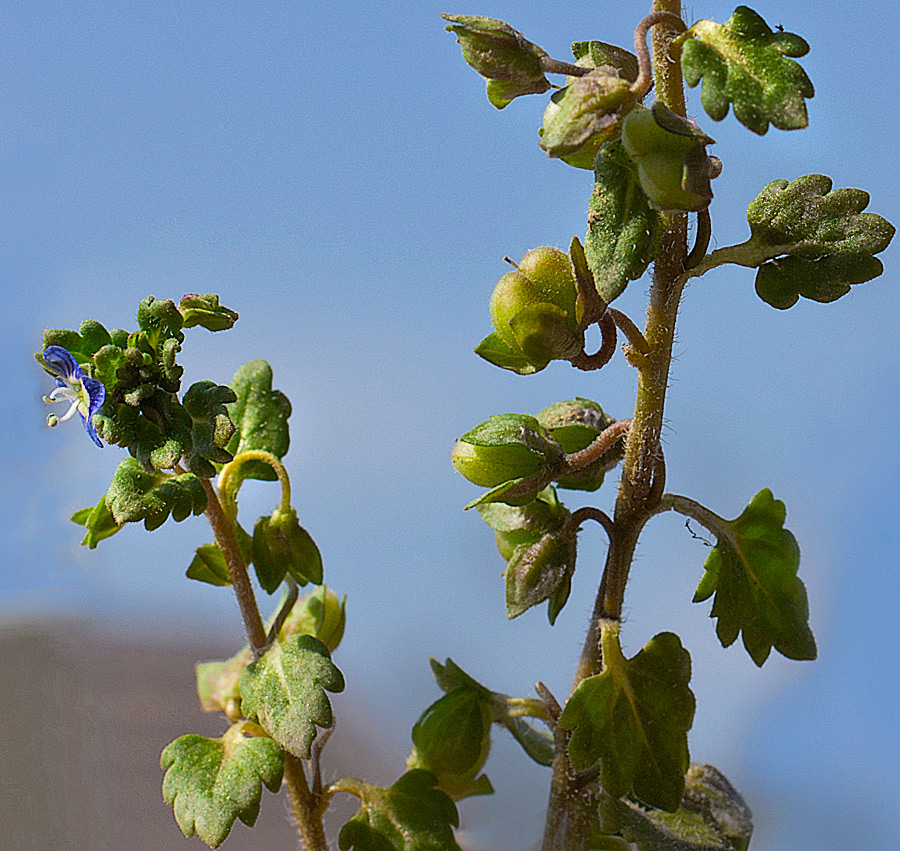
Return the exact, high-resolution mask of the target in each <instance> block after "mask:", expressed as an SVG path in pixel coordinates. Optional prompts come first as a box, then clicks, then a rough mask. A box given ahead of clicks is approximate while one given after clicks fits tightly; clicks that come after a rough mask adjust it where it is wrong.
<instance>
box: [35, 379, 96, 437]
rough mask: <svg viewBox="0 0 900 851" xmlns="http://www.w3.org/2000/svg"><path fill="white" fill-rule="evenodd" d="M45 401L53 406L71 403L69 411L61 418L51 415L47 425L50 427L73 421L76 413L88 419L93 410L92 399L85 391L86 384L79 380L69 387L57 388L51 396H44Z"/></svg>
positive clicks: (75, 380)
mask: <svg viewBox="0 0 900 851" xmlns="http://www.w3.org/2000/svg"><path fill="white" fill-rule="evenodd" d="M44 401H45V402H47V403H48V404H52V403H53V402H68V403H69V410H68V411H66V412H65V413H64V414H63V415H62V416H61V417H57V416H56V415H55V414H50V416H49V417H47V424H48V425H50V426H55V425H58V424H59V423H64V422H65V421H66V420H68V419H71V418H72V417H73V416H74V415H75V412H76V411H77V412H78V413H80V414H81V416H83V417H85V418H87V415H88V412H89V411H90V409H91V400H90V397H89V396H88V394H87V391H86V390H85V389H84V384H83V383H82V382H81V381H80V380H79V379H77V378H76V379H74V380H73V381H72V382H71V383H70V384H68V386H66V387H57V388H56V389H55V390H54V391H53V392H52V393H51V394H50V395H49V396H44Z"/></svg>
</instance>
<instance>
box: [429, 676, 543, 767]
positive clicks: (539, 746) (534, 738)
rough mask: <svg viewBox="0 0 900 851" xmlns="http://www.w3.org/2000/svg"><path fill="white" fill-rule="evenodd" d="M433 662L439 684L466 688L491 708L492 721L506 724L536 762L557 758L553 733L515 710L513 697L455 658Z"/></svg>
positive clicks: (450, 690) (452, 688)
mask: <svg viewBox="0 0 900 851" xmlns="http://www.w3.org/2000/svg"><path fill="white" fill-rule="evenodd" d="M429 662H430V664H431V670H432V673H433V674H434V678H435V680H436V681H437V684H438V685H439V686H440V687H441V688H442V689H443V690H444V691H445V692H447V693H448V694H454V693H456V692H464V693H466V694H468V695H469V696H470V698H471V699H472V700H475V701H477V702H478V703H479V704H480V705H481V706H482V707H484V708H489V710H490V712H489V715H490V718H491V722H492V723H494V724H500V725H502V726H503V727H506V729H507V730H509V732H510V733H512V735H513V737H514V738H515V739H516V741H517V742H519V744H520V745H522V747H523V748H524V750H525V752H526V753H527V754H528V755H529V756H530V757H531V758H532V759H533V760H534V761H535V762H537V763H539V764H540V765H550V763H551V762H552V761H553V737H552V736H551V735H550V733H548V732H547V731H544V730H539V729H536V728H534V727H532V726H531V722H530V720H529V719H528V718H524V717H521V716H520V715H513V714H511V705H510V701H511V700H512V698H510V697H509V696H508V695H505V694H501V693H500V692H496V691H491V690H490V689H488V688H486V687H485V686H483V685H482V684H481V683H479V682H478V680H476V679H474V678H473V677H470V676H469V675H468V674H467V673H466V672H465V671H464V670H463V669H462V668H460V667H459V666H458V665H457V664H456V663H455V662H454V661H453V660H452V659H447V660H446V662H445V663H444V664H443V665H442V664H441V663H440V662H438V661H437V659H430V660H429ZM427 711H428V710H426V712H427ZM423 717H424V716H423ZM485 756H487V754H485Z"/></svg>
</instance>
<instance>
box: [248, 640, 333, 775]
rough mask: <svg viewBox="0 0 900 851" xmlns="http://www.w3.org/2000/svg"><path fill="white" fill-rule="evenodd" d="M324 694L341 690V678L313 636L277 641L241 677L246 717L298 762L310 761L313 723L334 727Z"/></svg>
mask: <svg viewBox="0 0 900 851" xmlns="http://www.w3.org/2000/svg"><path fill="white" fill-rule="evenodd" d="M326 690H328V691H331V692H339V691H343V690H344V677H343V675H342V674H341V672H340V671H339V670H338V669H337V667H335V665H334V663H333V662H332V661H331V656H330V654H329V653H328V648H327V647H326V646H325V645H324V644H323V643H322V642H321V641H319V640H318V639H316V638H313V637H312V636H311V635H294V636H291V637H290V638H287V639H285V640H284V642H275V643H274V644H273V645H272V646H271V647H270V648H269V649H268V650H267V651H266V652H265V654H263V656H262V657H260V658H259V659H257V660H256V661H255V662H253V663H251V664H250V665H248V666H247V668H246V669H245V670H244V672H243V674H241V698H242V707H243V711H244V714H245V715H246V716H247V718H248V719H249V720H251V721H258V723H259V724H260V725H261V726H262V727H264V728H265V730H266V731H267V732H268V733H269V735H270V736H272V738H273V739H275V741H276V742H278V743H279V744H280V745H282V746H283V747H284V748H285V750H287V751H289V752H290V753H292V754H293V755H294V756H297V757H301V758H302V759H309V754H310V747H311V745H312V743H313V739H315V737H316V725H318V726H319V727H330V726H331V725H332V724H333V723H334V720H333V716H332V713H331V703H330V702H329V701H328V696H327V695H326V694H325V691H326Z"/></svg>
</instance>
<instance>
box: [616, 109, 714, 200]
mask: <svg viewBox="0 0 900 851" xmlns="http://www.w3.org/2000/svg"><path fill="white" fill-rule="evenodd" d="M714 141H715V140H714V139H712V138H710V137H709V136H707V135H706V134H705V133H704V132H703V131H702V130H701V129H700V128H699V127H698V126H697V125H696V124H695V123H694V122H693V121H691V120H689V119H687V118H682V117H681V116H680V115H677V114H676V113H674V112H672V110H670V109H668V108H667V107H666V106H664V105H663V104H661V103H655V104H653V108H652V109H644V108H643V107H636V108H635V109H633V110H632V111H631V112H630V113H628V115H627V116H626V118H625V120H624V122H623V123H622V145H623V146H624V148H625V151H626V152H627V153H628V156H629V158H630V159H631V160H632V162H634V163H635V165H636V166H637V169H638V178H639V179H640V182H641V188H642V189H643V190H644V193H645V194H646V195H647V197H648V198H649V199H650V201H651V202H652V203H653V204H655V205H656V206H657V207H659V208H660V209H662V210H694V211H696V210H704V209H706V207H708V206H709V202H710V201H711V200H712V197H713V193H712V187H711V186H710V177H711V175H712V174H713V173H715V171H716V167H715V164H714V163H713V162H711V160H710V157H709V156H708V154H707V153H706V146H707V145H710V144H712V143H713V142H714Z"/></svg>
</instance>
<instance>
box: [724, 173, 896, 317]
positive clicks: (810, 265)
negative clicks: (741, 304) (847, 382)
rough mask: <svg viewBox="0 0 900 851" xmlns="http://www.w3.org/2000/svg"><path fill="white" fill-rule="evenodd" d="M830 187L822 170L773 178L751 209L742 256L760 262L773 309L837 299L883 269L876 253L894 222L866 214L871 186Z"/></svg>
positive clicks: (761, 283) (761, 288) (759, 286)
mask: <svg viewBox="0 0 900 851" xmlns="http://www.w3.org/2000/svg"><path fill="white" fill-rule="evenodd" d="M831 187H832V183H831V179H830V178H829V177H826V176H825V175H823V174H809V175H806V176H805V177H798V178H797V179H796V180H794V181H792V182H790V183H789V182H788V181H787V180H773V181H772V182H771V183H769V184H768V185H767V186H766V187H765V188H764V189H763V190H762V192H760V193H759V195H758V196H757V197H756V198H755V199H754V200H753V201H752V202H751V203H750V206H749V207H748V208H747V221H748V222H749V224H750V233H751V237H750V239H749V240H748V241H747V242H745V243H743V244H742V245H740V246H736V248H737V249H740V251H741V252H742V253H743V254H744V255H746V256H745V257H744V258H743V259H741V260H739V262H741V263H742V264H743V265H753V266H759V271H758V272H757V275H756V291H757V293H759V296H760V298H762V299H763V301H765V302H767V303H768V304H771V305H772V306H773V307H777V308H780V309H786V308H788V307H791V306H792V305H793V304H795V303H796V302H797V300H798V298H799V297H800V296H801V295H802V296H804V297H805V298H809V299H813V300H814V301H820V302H829V301H834V300H835V299H837V298H840V297H841V296H842V295H845V294H846V293H848V292H849V291H850V286H851V285H852V284H861V283H863V282H865V281H868V280H871V279H872V278H875V277H878V275H880V274H881V272H882V271H883V268H882V265H881V261H880V260H878V259H876V258H875V257H873V256H872V255H874V254H878V253H880V252H882V251H884V249H885V248H887V247H888V245H889V244H890V241H891V239H892V238H893V236H894V226H893V225H892V224H891V223H890V222H888V221H887V220H886V219H883V218H882V217H881V216H879V215H877V214H875V213H864V212H863V210H865V208H866V207H867V206H868V204H869V194H868V193H867V192H864V191H863V190H862V189H835V190H832V188H831ZM754 261H755V262H754Z"/></svg>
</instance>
